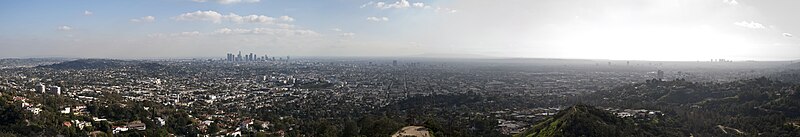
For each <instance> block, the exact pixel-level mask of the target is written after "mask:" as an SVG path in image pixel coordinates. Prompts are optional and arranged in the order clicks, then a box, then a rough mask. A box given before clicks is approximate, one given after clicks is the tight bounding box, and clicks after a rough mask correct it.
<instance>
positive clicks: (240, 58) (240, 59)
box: [236, 51, 242, 61]
mask: <svg viewBox="0 0 800 137" xmlns="http://www.w3.org/2000/svg"><path fill="white" fill-rule="evenodd" d="M236 61H242V51H239V55H236Z"/></svg>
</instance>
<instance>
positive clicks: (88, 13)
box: [83, 10, 94, 16]
mask: <svg viewBox="0 0 800 137" xmlns="http://www.w3.org/2000/svg"><path fill="white" fill-rule="evenodd" d="M92 14H94V13H92V12H91V11H88V10H84V11H83V15H86V16H89V15H92Z"/></svg>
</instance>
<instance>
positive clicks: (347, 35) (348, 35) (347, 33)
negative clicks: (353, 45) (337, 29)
mask: <svg viewBox="0 0 800 137" xmlns="http://www.w3.org/2000/svg"><path fill="white" fill-rule="evenodd" d="M355 35H356V34H355V33H352V32H346V33H342V34H339V36H342V37H352V36H355Z"/></svg>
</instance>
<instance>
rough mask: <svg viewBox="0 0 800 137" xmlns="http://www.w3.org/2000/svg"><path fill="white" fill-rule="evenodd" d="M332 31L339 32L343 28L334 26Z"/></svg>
mask: <svg viewBox="0 0 800 137" xmlns="http://www.w3.org/2000/svg"><path fill="white" fill-rule="evenodd" d="M331 31H336V32H339V31H342V29H340V28H332V29H331Z"/></svg>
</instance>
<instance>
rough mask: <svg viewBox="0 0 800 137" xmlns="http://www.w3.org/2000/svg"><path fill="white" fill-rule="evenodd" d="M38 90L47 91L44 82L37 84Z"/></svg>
mask: <svg viewBox="0 0 800 137" xmlns="http://www.w3.org/2000/svg"><path fill="white" fill-rule="evenodd" d="M36 92H40V93H44V92H45V87H44V84H42V83H39V84H38V85H36Z"/></svg>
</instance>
